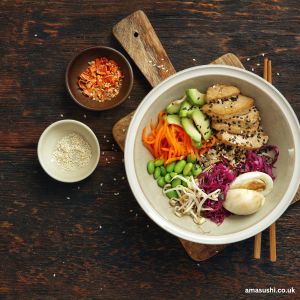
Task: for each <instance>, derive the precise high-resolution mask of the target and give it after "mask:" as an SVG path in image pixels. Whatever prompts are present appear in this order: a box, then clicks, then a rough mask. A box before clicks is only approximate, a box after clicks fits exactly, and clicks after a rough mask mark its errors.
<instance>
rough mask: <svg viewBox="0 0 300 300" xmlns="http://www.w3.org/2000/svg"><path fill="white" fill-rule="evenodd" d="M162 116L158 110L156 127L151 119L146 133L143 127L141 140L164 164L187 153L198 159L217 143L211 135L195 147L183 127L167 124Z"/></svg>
mask: <svg viewBox="0 0 300 300" xmlns="http://www.w3.org/2000/svg"><path fill="white" fill-rule="evenodd" d="M163 116H164V113H163V112H160V113H159V115H158V122H157V125H156V127H155V125H154V123H153V122H152V120H151V122H150V133H149V134H148V135H147V133H146V131H147V128H146V127H145V128H144V129H143V132H142V141H143V143H144V145H145V146H146V147H147V149H148V150H149V151H150V152H151V154H152V155H153V157H154V158H155V159H160V158H163V159H164V161H165V165H166V164H169V163H171V162H173V161H177V160H180V159H183V158H184V157H186V156H188V155H189V154H194V155H196V157H197V158H198V159H199V158H200V155H202V154H204V153H206V152H207V151H208V150H209V149H210V148H211V147H212V146H213V145H215V144H216V143H217V139H216V137H215V136H212V137H211V138H210V139H209V140H208V141H205V140H203V141H202V144H201V147H200V148H199V149H197V148H196V147H194V146H193V144H192V139H191V137H190V136H189V135H188V134H187V133H186V132H185V131H184V129H183V128H181V127H180V126H177V125H175V124H168V123H167V122H166V121H165V120H164V118H163Z"/></svg>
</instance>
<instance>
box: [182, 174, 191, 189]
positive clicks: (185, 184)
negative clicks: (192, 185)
mask: <svg viewBox="0 0 300 300" xmlns="http://www.w3.org/2000/svg"><path fill="white" fill-rule="evenodd" d="M184 178H185V179H186V180H190V177H189V176H184ZM182 185H183V186H185V187H187V186H188V184H187V183H186V182H185V181H183V180H182Z"/></svg>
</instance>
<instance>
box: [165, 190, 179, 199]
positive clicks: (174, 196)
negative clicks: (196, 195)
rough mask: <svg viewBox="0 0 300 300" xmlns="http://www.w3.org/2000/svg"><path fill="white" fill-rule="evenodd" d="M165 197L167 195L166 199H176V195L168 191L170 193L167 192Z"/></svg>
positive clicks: (174, 192)
mask: <svg viewBox="0 0 300 300" xmlns="http://www.w3.org/2000/svg"><path fill="white" fill-rule="evenodd" d="M166 195H167V197H168V198H169V199H171V198H177V197H178V194H177V192H176V191H170V192H167V193H166Z"/></svg>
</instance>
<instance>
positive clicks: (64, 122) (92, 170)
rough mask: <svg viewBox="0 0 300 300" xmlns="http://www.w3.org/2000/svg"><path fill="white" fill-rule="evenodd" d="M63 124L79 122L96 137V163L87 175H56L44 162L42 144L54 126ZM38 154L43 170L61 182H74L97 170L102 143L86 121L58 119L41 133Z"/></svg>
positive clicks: (78, 123)
mask: <svg viewBox="0 0 300 300" xmlns="http://www.w3.org/2000/svg"><path fill="white" fill-rule="evenodd" d="M61 124H77V125H79V126H81V127H83V128H85V129H86V130H87V131H88V132H89V134H90V135H91V136H92V138H93V139H94V141H95V142H96V159H95V163H94V164H93V166H92V167H91V168H90V169H89V171H88V172H87V173H86V174H85V175H82V176H81V177H78V178H77V179H76V180H68V179H65V178H61V177H59V176H56V175H55V174H52V173H51V172H49V170H48V169H47V167H46V165H45V164H44V161H43V159H42V154H41V151H42V149H41V147H42V144H43V143H45V142H46V137H47V134H48V132H49V131H50V130H51V129H52V128H54V127H56V126H58V125H61ZM37 155H38V160H39V163H40V165H41V166H42V168H43V170H44V171H45V172H46V173H47V174H48V175H49V176H50V177H52V178H53V179H55V180H57V181H60V182H65V183H74V182H79V181H81V180H83V179H85V178H87V177H89V176H90V175H91V174H92V173H93V172H94V171H95V169H96V168H97V166H98V163H99V160H100V145H99V141H98V139H97V136H96V135H95V133H94V132H93V130H92V129H91V128H90V127H89V126H87V125H86V124H84V123H82V122H80V121H77V120H73V119H64V120H59V121H56V122H54V123H52V124H50V125H49V126H48V127H46V128H45V129H44V131H43V132H42V134H41V136H40V138H39V141H38V146H37Z"/></svg>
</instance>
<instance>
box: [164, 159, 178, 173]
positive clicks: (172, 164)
mask: <svg viewBox="0 0 300 300" xmlns="http://www.w3.org/2000/svg"><path fill="white" fill-rule="evenodd" d="M175 164H176V163H175V162H172V163H170V164H168V165H167V166H166V170H167V172H168V173H171V172H173V171H174V167H175Z"/></svg>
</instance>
